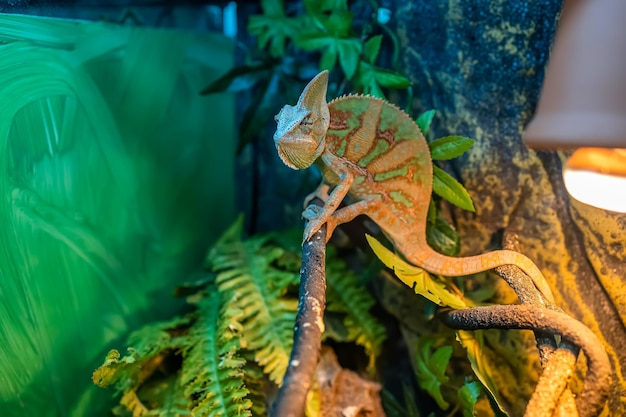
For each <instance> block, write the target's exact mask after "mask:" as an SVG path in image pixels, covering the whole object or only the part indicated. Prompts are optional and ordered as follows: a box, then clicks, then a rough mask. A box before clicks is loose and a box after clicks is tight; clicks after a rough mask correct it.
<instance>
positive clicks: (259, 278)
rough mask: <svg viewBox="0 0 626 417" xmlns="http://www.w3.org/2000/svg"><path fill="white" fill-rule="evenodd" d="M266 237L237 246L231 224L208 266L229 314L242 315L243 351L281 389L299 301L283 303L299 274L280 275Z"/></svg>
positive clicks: (237, 236)
mask: <svg viewBox="0 0 626 417" xmlns="http://www.w3.org/2000/svg"><path fill="white" fill-rule="evenodd" d="M267 240H268V239H267V237H253V238H250V239H247V240H245V241H242V240H241V226H240V225H239V224H237V223H236V224H235V225H234V226H233V227H231V229H230V230H229V231H228V232H227V233H226V234H225V237H224V238H222V239H220V241H219V242H218V243H217V244H216V245H215V247H214V248H213V249H212V250H211V251H210V253H209V256H208V258H207V264H208V265H207V266H209V267H210V268H211V270H213V271H214V272H216V273H217V277H216V284H217V286H218V288H219V291H220V292H221V293H222V294H223V297H224V300H228V301H225V302H226V303H228V308H227V310H226V311H227V314H228V312H229V311H242V312H243V315H242V317H241V319H240V323H241V324H242V325H243V327H244V329H245V331H244V334H243V342H245V348H246V349H248V350H251V351H253V352H254V355H255V361H256V362H257V363H259V365H261V367H262V368H263V371H264V372H265V373H266V374H268V375H269V377H270V379H271V380H272V381H274V382H276V383H277V384H280V383H281V381H282V378H283V375H284V373H285V370H286V369H287V364H288V362H289V354H290V352H291V346H292V343H293V341H292V336H293V326H294V323H295V315H296V309H297V300H296V299H290V298H286V297H284V295H285V293H286V291H287V288H288V287H289V286H290V285H291V284H293V283H294V282H297V278H298V277H297V274H293V273H291V272H286V271H283V270H280V269H278V268H276V267H275V266H274V263H275V261H276V260H277V259H279V258H280V257H281V256H282V254H283V253H284V251H283V249H281V248H277V247H274V246H271V245H267Z"/></svg>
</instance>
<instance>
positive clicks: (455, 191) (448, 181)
mask: <svg viewBox="0 0 626 417" xmlns="http://www.w3.org/2000/svg"><path fill="white" fill-rule="evenodd" d="M433 174H434V175H433V191H434V192H435V194H437V195H438V196H440V197H442V198H444V199H446V200H448V201H449V202H450V203H452V204H454V205H455V206H457V207H461V208H462V209H465V210H468V211H476V209H474V203H472V197H470V195H469V193H468V192H467V190H466V189H465V187H463V186H462V185H461V183H459V182H458V181H457V180H455V179H454V178H452V177H451V176H450V174H448V173H447V172H446V171H444V170H443V169H441V168H439V167H438V166H436V165H433Z"/></svg>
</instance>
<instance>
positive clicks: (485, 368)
mask: <svg viewBox="0 0 626 417" xmlns="http://www.w3.org/2000/svg"><path fill="white" fill-rule="evenodd" d="M456 340H458V341H459V343H460V344H461V345H462V346H463V347H464V348H465V350H467V358H468V359H469V361H470V365H471V366H472V371H474V374H475V375H476V377H477V378H478V380H479V381H480V383H481V384H482V385H483V386H484V387H485V388H486V389H487V391H489V394H490V395H491V398H493V400H494V401H495V403H496V404H497V406H498V408H499V409H500V411H502V413H504V414H505V415H507V416H508V415H509V414H508V413H507V411H506V409H505V407H504V405H503V400H502V397H501V395H500V390H498V387H497V386H496V383H495V381H494V379H493V376H492V375H493V374H494V370H493V369H492V368H491V365H490V364H489V362H488V361H487V360H486V356H485V354H484V353H483V350H484V344H485V341H484V334H483V331H482V330H476V331H474V332H469V331H465V330H459V331H458V332H457V333H456Z"/></svg>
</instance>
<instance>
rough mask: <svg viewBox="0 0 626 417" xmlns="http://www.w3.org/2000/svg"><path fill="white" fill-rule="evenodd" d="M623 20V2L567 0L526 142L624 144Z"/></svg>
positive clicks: (625, 6)
mask: <svg viewBox="0 0 626 417" xmlns="http://www.w3.org/2000/svg"><path fill="white" fill-rule="evenodd" d="M625 18H626V0H582V1H581V0H578V1H571V0H566V1H565V4H564V13H563V19H562V22H561V25H560V27H559V29H558V32H557V36H556V41H555V44H554V50H553V52H552V56H551V57H550V62H549V64H548V68H547V72H546V76H545V80H544V86H543V91H542V93H541V97H540V100H539V104H538V107H537V112H536V114H535V116H534V119H533V120H532V121H531V123H530V124H529V125H528V127H527V130H526V133H525V134H524V142H525V143H526V144H527V145H528V146H530V147H533V148H551V149H554V148H557V149H558V148H560V149H567V148H579V147H596V148H597V147H608V148H626V24H624V19H625Z"/></svg>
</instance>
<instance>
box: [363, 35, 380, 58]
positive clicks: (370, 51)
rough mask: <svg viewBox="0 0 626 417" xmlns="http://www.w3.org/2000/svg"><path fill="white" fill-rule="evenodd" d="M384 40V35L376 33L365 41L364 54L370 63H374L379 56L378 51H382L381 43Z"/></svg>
mask: <svg viewBox="0 0 626 417" xmlns="http://www.w3.org/2000/svg"><path fill="white" fill-rule="evenodd" d="M382 40H383V35H376V36H373V37H371V38H370V39H368V40H367V42H365V47H364V51H363V52H364V54H365V59H366V60H367V62H369V63H370V64H372V65H373V64H374V62H375V61H376V58H377V57H378V53H379V52H380V44H381V42H382Z"/></svg>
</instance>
